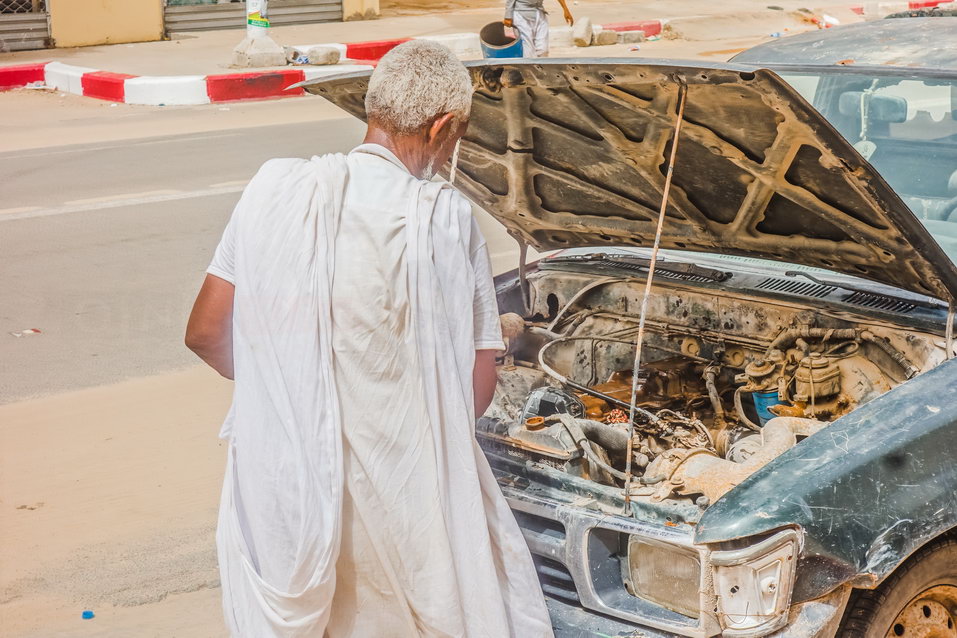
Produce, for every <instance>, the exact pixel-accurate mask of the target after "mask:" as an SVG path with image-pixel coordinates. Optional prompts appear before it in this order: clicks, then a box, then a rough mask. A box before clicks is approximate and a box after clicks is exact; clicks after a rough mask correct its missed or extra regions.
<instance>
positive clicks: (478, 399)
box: [472, 350, 497, 419]
mask: <svg viewBox="0 0 957 638" xmlns="http://www.w3.org/2000/svg"><path fill="white" fill-rule="evenodd" d="M496 352H497V351H495V350H476V351H475V367H474V369H473V370H472V392H473V394H474V395H475V418H476V419H477V418H479V417H480V416H482V415H483V414H485V411H486V410H488V406H490V405H492V395H494V394H495V380H496V378H495V355H496Z"/></svg>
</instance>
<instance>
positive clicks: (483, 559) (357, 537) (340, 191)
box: [186, 40, 552, 638]
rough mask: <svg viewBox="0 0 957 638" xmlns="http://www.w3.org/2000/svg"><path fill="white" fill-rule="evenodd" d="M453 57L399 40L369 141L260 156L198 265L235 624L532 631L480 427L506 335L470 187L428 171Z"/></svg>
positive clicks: (413, 633)
mask: <svg viewBox="0 0 957 638" xmlns="http://www.w3.org/2000/svg"><path fill="white" fill-rule="evenodd" d="M471 93H472V86H471V81H470V78H469V75H468V73H467V71H466V70H465V69H464V67H463V66H462V65H461V63H459V62H458V61H457V60H456V58H455V57H454V55H453V54H452V53H451V52H450V51H449V50H448V49H446V48H445V47H443V46H441V45H438V44H436V43H433V42H428V41H421V40H417V41H412V42H409V43H406V44H403V45H401V46H399V47H397V48H395V49H394V50H393V51H392V52H390V53H389V54H388V55H387V56H386V57H384V58H383V59H382V61H381V62H380V64H379V65H378V67H377V69H376V71H375V72H374V74H373V76H372V78H371V80H370V83H369V89H368V93H367V96H366V110H367V115H368V119H369V129H368V132H367V135H366V139H365V143H363V144H362V145H361V146H359V147H358V148H356V149H354V150H353V151H352V152H351V153H350V154H349V155H348V156H338V155H330V156H324V157H313V158H312V159H311V160H293V159H289V160H272V161H270V162H267V163H266V164H265V165H264V166H263V167H262V169H260V171H259V173H258V174H257V175H256V176H255V177H254V178H253V180H252V181H251V182H250V184H249V186H248V187H247V188H246V191H245V192H244V193H243V196H242V198H241V200H240V202H239V204H238V205H237V207H236V210H235V211H234V213H233V216H232V218H231V219H230V222H229V224H228V225H227V228H226V230H225V232H224V234H223V238H222V240H221V242H220V244H219V246H218V248H217V250H216V254H215V256H214V258H213V261H212V263H211V264H210V267H209V269H208V274H207V277H206V280H205V282H204V284H203V287H202V290H201V291H200V294H199V296H198V298H197V300H196V304H195V306H194V308H193V313H192V315H191V317H190V321H189V326H188V327H187V335H186V341H187V345H188V346H189V347H190V348H191V349H193V350H194V351H195V352H196V353H197V354H198V355H199V356H200V357H201V358H203V360H204V361H206V362H207V363H209V364H210V365H211V366H212V367H213V368H215V369H216V370H217V371H219V372H220V373H221V374H223V375H224V376H226V377H228V378H235V381H236V386H235V390H234V398H233V405H232V407H231V409H230V413H229V415H228V416H227V419H226V423H225V424H224V426H223V430H222V432H221V436H222V437H223V438H224V439H225V440H226V441H227V442H228V445H229V453H228V460H227V470H226V478H225V481H224V485H223V498H222V503H221V507H220V521H219V526H218V530H217V547H218V551H219V562H220V570H221V574H222V586H223V605H224V612H225V616H226V623H227V625H228V627H229V629H230V632H231V634H232V635H233V636H237V637H238V636H242V637H249V638H269V637H272V636H277V637H278V636H282V637H294V636H295V637H304V638H305V637H314V638H323V637H324V636H328V638H346V637H353V638H366V637H372V636H375V637H382V638H387V637H397V638H398V637H405V636H409V637H417V636H428V637H453V636H455V637H459V636H461V637H466V638H472V637H483V638H505V637H509V636H512V637H516V638H517V637H522V638H546V637H549V636H551V635H552V630H551V624H550V621H549V618H548V614H547V611H546V608H545V604H544V598H543V596H542V593H541V589H540V586H539V584H538V581H537V578H536V575H535V570H534V567H533V565H532V561H531V556H530V554H529V553H528V549H527V547H526V545H525V542H524V539H523V538H522V536H521V532H520V531H519V529H518V526H517V524H516V523H515V520H514V518H513V516H512V514H511V512H510V510H509V509H508V506H507V504H506V502H505V499H504V497H503V496H502V494H501V492H500V491H499V489H498V486H497V484H496V482H495V480H494V477H493V475H492V473H491V470H490V468H489V466H488V463H487V461H486V459H485V457H484V456H483V454H482V452H481V450H480V448H479V447H478V444H477V442H476V440H475V438H474V429H473V428H474V418H475V414H476V413H478V414H481V413H482V412H484V410H485V408H486V407H487V406H488V404H489V402H490V401H491V396H492V392H493V390H494V384H495V369H494V358H495V352H496V351H497V350H500V349H501V348H502V347H503V346H502V339H501V332H500V327H499V325H498V316H497V308H496V304H495V295H494V289H493V285H492V279H491V272H490V266H489V260H488V252H487V249H486V246H485V242H484V239H483V238H482V236H481V234H480V232H479V230H478V227H477V225H476V224H475V222H474V220H473V219H472V217H471V211H470V208H469V205H468V202H467V201H466V200H465V199H464V198H463V197H462V196H461V195H459V194H458V193H457V192H456V191H454V190H453V189H452V188H450V187H449V186H448V185H447V184H440V183H436V182H430V181H427V180H428V179H429V178H430V177H431V176H432V173H433V172H434V170H435V169H436V168H437V167H439V166H441V165H442V164H444V163H445V162H446V161H447V160H448V159H449V157H450V155H451V153H452V150H453V148H454V146H455V144H456V143H457V141H458V139H459V138H460V137H461V136H462V135H463V134H464V132H465V129H466V126H467V121H468V114H469V109H470V106H471Z"/></svg>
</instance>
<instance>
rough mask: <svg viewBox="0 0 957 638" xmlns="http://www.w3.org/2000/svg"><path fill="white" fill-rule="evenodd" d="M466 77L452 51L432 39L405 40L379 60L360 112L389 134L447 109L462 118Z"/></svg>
mask: <svg viewBox="0 0 957 638" xmlns="http://www.w3.org/2000/svg"><path fill="white" fill-rule="evenodd" d="M471 108H472V79H471V77H470V76H469V72H468V71H467V70H466V69H465V67H464V66H463V65H462V63H461V62H459V60H458V58H456V57H455V54H454V53H452V51H451V50H450V49H449V48H448V47H446V46H444V45H441V44H439V43H438V42H432V41H430V40H410V41H408V42H404V43H402V44H400V45H399V46H397V47H395V48H394V49H392V50H391V51H389V52H388V53H387V54H386V55H385V56H384V57H383V58H382V59H381V60H380V61H379V64H378V66H377V67H376V69H375V71H374V72H373V73H372V77H371V78H370V79H369V89H368V91H367V92H366V115H367V116H368V118H369V120H370V121H375V123H376V124H378V125H379V126H382V127H383V128H386V129H387V130H389V132H391V133H397V134H399V135H409V134H411V133H415V132H417V131H420V130H421V129H422V128H424V127H425V126H428V125H429V124H430V123H431V122H433V121H434V120H435V118H437V117H439V116H440V115H444V114H446V113H451V114H452V115H453V116H454V117H455V119H456V121H459V122H462V121H465V120H467V119H468V116H469V111H470V110H471Z"/></svg>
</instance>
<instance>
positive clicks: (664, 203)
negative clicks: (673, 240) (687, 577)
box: [624, 77, 688, 516]
mask: <svg viewBox="0 0 957 638" xmlns="http://www.w3.org/2000/svg"><path fill="white" fill-rule="evenodd" d="M675 81H676V82H677V83H678V115H677V118H676V119H675V132H674V140H673V141H672V142H671V155H670V157H669V158H668V170H667V172H666V173H665V185H664V188H663V189H662V191H661V207H660V208H659V210H658V226H657V228H656V229H655V243H654V245H653V246H652V248H651V261H650V262H649V263H648V277H647V278H646V279H645V292H644V294H643V295H642V297H641V311H640V313H639V315H638V335H637V338H636V343H635V360H634V363H633V364H632V368H631V401H630V402H629V410H628V448H627V453H626V455H625V512H624V513H625V515H628V516H631V515H632V514H633V512H632V509H631V483H632V457H633V456H634V447H635V416H637V415H636V414H635V412H636V404H637V402H638V373H639V371H640V368H641V344H642V343H643V342H644V340H645V317H646V315H647V314H648V299H649V297H651V281H652V279H654V276H655V265H656V264H657V262H658V247H659V246H660V245H661V232H662V229H663V228H664V224H665V211H666V210H667V208H668V194H669V193H670V191H671V178H672V175H673V174H674V168H675V157H676V156H677V153H678V138H679V136H680V133H681V122H682V120H684V113H685V99H686V98H687V96H688V85H687V84H685V83H684V82H683V81H682V80H681V79H680V78H677V77H676V78H675Z"/></svg>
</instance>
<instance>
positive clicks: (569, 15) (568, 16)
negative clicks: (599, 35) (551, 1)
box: [558, 0, 575, 26]
mask: <svg viewBox="0 0 957 638" xmlns="http://www.w3.org/2000/svg"><path fill="white" fill-rule="evenodd" d="M558 4H560V5H562V11H564V12H565V22H567V23H568V26H572V25H573V24H575V18H573V17H572V12H571V11H569V10H568V5H567V4H565V0H558Z"/></svg>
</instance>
